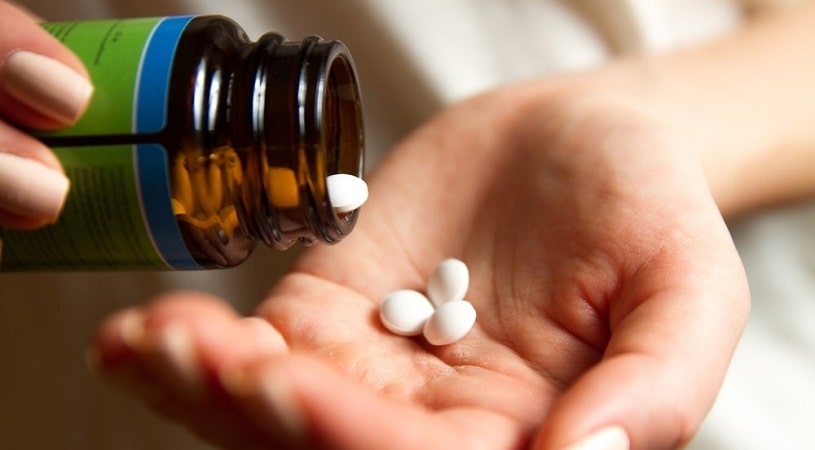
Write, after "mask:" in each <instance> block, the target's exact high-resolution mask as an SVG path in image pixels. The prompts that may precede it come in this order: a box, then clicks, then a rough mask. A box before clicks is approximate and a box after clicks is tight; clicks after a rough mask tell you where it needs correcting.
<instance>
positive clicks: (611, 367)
mask: <svg viewBox="0 0 815 450" xmlns="http://www.w3.org/2000/svg"><path fill="white" fill-rule="evenodd" d="M717 252H718V255H716V256H713V257H712V258H715V259H713V260H710V259H708V260H707V261H704V260H700V261H697V262H699V263H700V264H695V266H696V268H692V269H690V270H689V271H688V272H689V273H685V276H681V277H678V279H676V278H675V279H674V281H675V283H676V284H673V285H672V286H671V287H669V288H667V289H662V290H660V291H658V292H657V293H654V291H653V290H650V289H649V287H652V286H648V285H647V284H648V283H650V284H652V285H653V283H655V282H656V283H664V280H665V279H666V277H665V271H664V265H663V268H662V269H663V270H660V269H659V268H653V267H652V268H650V269H647V270H644V271H643V272H641V273H640V274H638V277H640V276H641V277H645V278H646V279H648V280H649V281H647V282H646V281H644V280H642V279H640V280H633V283H632V284H631V285H629V286H630V287H631V290H630V291H629V293H631V292H632V291H633V292H637V294H634V295H632V296H628V294H623V296H622V297H621V298H619V299H618V300H620V301H617V302H616V303H615V304H613V305H612V306H611V311H610V316H611V317H621V319H619V321H618V322H617V323H615V324H613V327H612V338H611V340H610V342H609V345H608V347H607V349H606V352H605V356H604V358H603V360H602V361H601V362H600V363H598V364H597V365H596V366H595V367H593V368H592V369H590V370H589V371H588V372H586V373H585V374H584V375H583V376H582V377H581V378H580V379H578V380H577V382H576V383H575V384H574V385H572V386H571V387H570V388H569V389H568V390H567V391H565V392H564V394H563V395H562V396H561V397H560V398H559V399H558V400H557V401H556V402H555V404H554V405H553V407H552V409H551V410H550V415H549V417H547V420H546V421H545V423H544V425H543V426H542V428H541V430H540V431H539V433H538V436H537V437H536V440H535V442H534V445H533V446H532V448H533V449H534V450H567V449H568V450H626V449H629V448H630V449H649V450H658V449H675V448H681V447H682V446H683V445H685V444H687V442H688V441H689V440H690V439H691V438H692V437H693V435H694V434H695V433H696V431H697V430H698V428H699V426H700V425H701V423H702V421H703V420H704V418H705V416H706V414H707V412H708V411H709V409H710V407H711V406H712V404H713V401H714V400H715V398H716V395H717V393H718V391H719V388H720V387H721V383H722V381H723V379H724V375H725V372H726V371H727V367H728V365H729V362H730V359H731V357H732V355H733V352H734V350H735V347H736V344H737V342H738V340H739V338H740V336H741V332H742V330H743V328H744V325H745V322H746V318H747V315H748V310H749V293H748V289H747V282H746V279H745V277H744V273H743V270H741V264H740V262H739V260H738V256H737V255H736V254H735V250H734V249H732V248H731V249H727V248H724V249H723V248H722V246H718V250H713V251H712V252H711V253H713V254H716V253H717ZM722 255H726V256H722ZM705 262H707V264H705ZM717 269H718V270H717ZM660 274H661V275H662V276H658V275H660ZM654 280H659V281H654ZM638 281H639V282H638ZM634 286H636V287H634ZM640 293H647V294H640ZM637 295H644V296H645V297H644V298H643V299H638V298H636V296H637Z"/></svg>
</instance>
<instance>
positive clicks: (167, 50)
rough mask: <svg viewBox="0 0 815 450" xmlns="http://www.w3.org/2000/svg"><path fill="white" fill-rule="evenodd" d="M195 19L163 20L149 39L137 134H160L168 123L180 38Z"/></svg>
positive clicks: (139, 86)
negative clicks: (175, 57) (174, 61)
mask: <svg viewBox="0 0 815 450" xmlns="http://www.w3.org/2000/svg"><path fill="white" fill-rule="evenodd" d="M192 19H193V16H181V17H167V18H163V19H161V21H160V22H159V23H158V24H157V25H156V27H155V28H154V29H153V32H152V33H151V35H150V37H149V38H148V39H147V44H146V45H145V49H144V53H143V54H142V60H141V64H140V70H139V77H138V80H137V81H136V83H137V86H136V98H135V100H134V105H133V107H134V108H135V111H134V118H135V123H134V124H133V131H134V132H135V133H137V134H142V133H157V132H159V131H161V129H162V128H164V125H165V124H166V123H167V92H168V90H169V85H170V70H171V69H172V65H173V58H174V56H175V50H176V47H177V45H178V38H179V36H181V33H182V32H184V28H186V26H187V24H188V23H190V21H191V20H192Z"/></svg>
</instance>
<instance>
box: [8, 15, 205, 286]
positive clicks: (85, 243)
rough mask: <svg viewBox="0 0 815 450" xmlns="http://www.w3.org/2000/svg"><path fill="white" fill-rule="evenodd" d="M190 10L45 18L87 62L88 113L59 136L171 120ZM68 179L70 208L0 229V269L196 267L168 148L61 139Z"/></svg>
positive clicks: (118, 131)
mask: <svg viewBox="0 0 815 450" xmlns="http://www.w3.org/2000/svg"><path fill="white" fill-rule="evenodd" d="M191 19H192V17H189V16H185V17H170V18H151V19H127V20H105V21H90V22H61V23H51V24H45V25H44V27H45V28H46V30H48V31H49V32H50V33H52V34H53V35H54V36H56V37H57V38H58V39H60V40H61V41H62V42H63V43H65V44H66V45H67V46H68V47H69V48H71V49H72V50H73V51H74V52H75V53H76V54H77V55H78V56H79V57H80V59H82V61H83V62H84V63H85V66H86V67H87V69H88V71H89V73H90V76H91V79H92V81H93V83H94V86H95V92H94V97H93V99H92V100H91V103H90V105H89V107H88V110H87V112H86V113H85V115H84V116H83V117H82V118H81V119H80V120H79V121H78V122H77V123H76V124H75V125H74V126H72V127H69V128H66V129H63V130H59V131H56V132H52V133H49V134H48V135H51V136H54V135H57V136H88V135H92V136H105V135H120V136H121V135H134V134H140V135H145V134H148V135H149V134H151V133H156V132H158V131H160V130H161V129H162V128H163V127H164V126H165V123H166V119H167V94H168V90H169V78H170V70H171V66H172V60H173V56H174V54H175V49H176V46H177V43H178V39H179V37H180V35H181V33H182V32H183V31H184V28H185V27H186V26H187V24H188V23H189V21H190V20H191ZM53 150H54V153H55V154H56V155H57V157H58V158H59V159H60V161H61V163H62V164H63V167H64V168H65V171H66V174H67V175H68V177H69V178H70V179H71V191H70V193H69V195H68V200H67V202H66V205H65V209H64V210H63V212H62V214H61V215H60V218H59V220H58V221H57V223H55V224H54V225H50V226H47V227H44V228H42V229H40V230H36V231H25V232H21V231H13V230H5V229H0V239H1V240H2V241H0V244H2V247H0V252H2V253H0V268H1V269H3V270H87V269H120V270H123V269H128V270H152V269H168V268H169V269H200V266H199V265H198V264H197V262H196V261H195V260H194V258H193V257H192V256H191V255H190V253H189V250H187V247H186V246H185V245H184V240H183V238H182V236H181V233H180V231H179V228H178V224H177V222H176V220H175V217H174V215H173V210H172V205H171V201H170V183H169V175H168V158H167V152H166V150H165V149H164V148H163V147H162V146H160V145H158V144H153V143H144V144H136V145H93V146H85V147H56V148H53Z"/></svg>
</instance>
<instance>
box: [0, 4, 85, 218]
mask: <svg viewBox="0 0 815 450" xmlns="http://www.w3.org/2000/svg"><path fill="white" fill-rule="evenodd" d="M0 29H2V30H3V32H2V33H0V226H5V227H12V228H23V229H25V228H36V227H40V226H43V225H46V224H48V223H52V222H54V221H55V220H56V218H57V216H58V215H59V213H60V211H61V209H62V206H63V203H64V202H65V196H66V194H67V191H68V186H69V182H68V179H67V178H66V177H65V175H63V173H62V167H61V165H60V163H59V161H58V160H57V158H56V157H55V156H54V155H53V153H51V151H50V150H49V149H48V148H47V147H46V146H44V145H43V144H42V143H40V142H39V141H37V140H36V139H34V138H33V137H31V136H30V135H29V134H27V133H26V132H24V131H22V129H24V128H35V129H54V128H59V127H64V126H67V125H70V124H72V123H73V122H74V121H75V120H77V119H78V118H79V117H80V116H81V115H82V113H83V112H84V110H85V108H86V106H87V103H88V101H89V98H90V96H91V92H92V90H93V89H92V86H91V84H90V83H89V81H88V79H87V77H88V75H87V72H86V71H85V68H84V67H83V65H82V63H81V62H80V61H79V59H78V58H77V57H76V56H75V55H74V54H73V53H71V51H70V50H68V49H67V48H66V47H65V46H63V45H62V44H61V43H60V42H59V41H58V40H57V39H55V38H54V37H53V36H51V35H50V34H48V33H47V32H46V31H45V30H43V29H42V28H41V27H40V25H39V24H38V23H37V21H36V19H35V18H34V17H32V16H31V15H30V14H29V13H28V12H25V11H23V10H20V9H19V8H17V7H15V6H13V5H11V4H9V3H6V2H2V1H0Z"/></svg>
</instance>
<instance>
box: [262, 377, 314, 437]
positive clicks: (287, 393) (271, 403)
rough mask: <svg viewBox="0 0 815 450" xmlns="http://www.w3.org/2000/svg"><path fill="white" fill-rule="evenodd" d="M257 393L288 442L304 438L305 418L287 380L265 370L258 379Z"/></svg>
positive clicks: (305, 435)
mask: <svg viewBox="0 0 815 450" xmlns="http://www.w3.org/2000/svg"><path fill="white" fill-rule="evenodd" d="M258 394H259V395H260V398H261V401H262V402H263V404H264V405H265V406H266V407H267V408H268V409H269V412H270V413H271V415H272V417H273V418H274V419H276V421H277V422H278V423H279V424H280V428H281V431H282V432H283V433H284V434H285V437H286V439H287V440H288V441H289V442H292V443H295V442H302V441H303V440H304V439H306V437H307V433H306V420H305V418H304V416H303V413H302V411H301V409H300V405H299V404H298V402H297V398H296V397H295V395H294V393H293V391H292V388H291V383H289V381H288V380H286V379H285V378H284V377H283V376H282V375H280V374H277V373H274V371H270V372H267V373H265V374H263V377H262V378H261V380H260V386H259V392H258Z"/></svg>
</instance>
